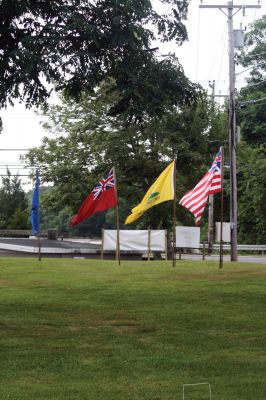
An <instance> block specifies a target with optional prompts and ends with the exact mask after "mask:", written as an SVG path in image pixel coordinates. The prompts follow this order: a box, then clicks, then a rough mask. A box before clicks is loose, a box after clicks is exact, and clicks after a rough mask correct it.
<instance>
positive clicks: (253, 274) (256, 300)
mask: <svg viewBox="0 0 266 400" xmlns="http://www.w3.org/2000/svg"><path fill="white" fill-rule="evenodd" d="M265 288H266V266H263V265H258V264H256V265H252V264H238V263H233V264H231V263H225V264H224V268H223V269H222V270H219V268H218V263H217V262H207V261H206V262H200V261H196V262H191V261H178V262H177V265H176V267H175V268H173V267H172V265H171V262H163V261H161V262H157V261H154V262H131V261H125V262H122V264H121V266H118V265H117V264H116V262H114V261H98V260H97V261H95V260H71V259H43V260H42V261H41V262H39V261H38V260H34V259H26V258H0V328H1V331H0V341H1V344H0V360H1V369H0V399H1V400H5V399H10V400H33V399H34V400H44V399H51V400H65V399H69V400H70V399H71V400H76V399H77V400H78V399H82V400H83V399H84V400H85V399H88V400H103V399H104V400H122V399H123V400H127V399H132V400H148V399H149V400H179V399H182V385H183V384H188V383H197V382H209V383H210V384H211V388H212V398H213V400H231V399H232V400H240V399H241V400H251V399H254V398H255V399H256V400H265V398H266V350H265V347H266V346H265V345H266V318H265V314H266V311H265V310H266V296H265ZM185 399H186V400H196V399H197V400H204V399H208V393H207V388H206V387H205V386H199V387H196V386H195V387H191V388H188V390H187V391H186V397H185Z"/></svg>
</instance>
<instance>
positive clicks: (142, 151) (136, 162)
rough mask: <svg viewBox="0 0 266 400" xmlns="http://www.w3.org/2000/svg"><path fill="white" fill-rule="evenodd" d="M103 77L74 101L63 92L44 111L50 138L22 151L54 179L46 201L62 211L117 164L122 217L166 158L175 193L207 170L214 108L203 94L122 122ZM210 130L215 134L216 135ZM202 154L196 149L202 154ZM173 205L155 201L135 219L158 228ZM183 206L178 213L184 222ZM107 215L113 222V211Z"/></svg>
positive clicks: (50, 180)
mask: <svg viewBox="0 0 266 400" xmlns="http://www.w3.org/2000/svg"><path fill="white" fill-rule="evenodd" d="M110 84H111V85H112V82H111V83H110V82H105V83H104V84H103V85H102V86H101V87H100V88H99V90H98V91H97V93H96V96H94V97H92V96H90V95H88V93H85V92H84V93H83V95H82V96H83V97H82V101H80V103H79V104H76V103H75V101H73V100H71V99H65V98H63V99H62V104H61V105H56V106H54V107H51V108H50V109H49V110H48V111H46V114H45V115H46V117H47V118H48V120H47V121H46V123H45V125H44V126H45V128H46V129H47V130H48V132H49V133H50V135H51V134H52V137H49V138H48V137H46V138H44V139H43V143H42V146H41V147H40V148H36V149H32V150H31V151H30V152H29V153H28V154H27V156H26V160H27V161H28V162H29V164H30V165H36V164H38V165H40V168H41V173H42V181H43V182H47V183H52V184H53V185H54V187H53V190H51V191H50V192H49V196H48V197H47V198H46V205H47V207H49V208H51V209H54V210H60V209H62V207H64V206H66V205H68V206H70V207H72V209H73V212H75V211H76V210H77V209H78V208H79V206H80V204H81V201H82V200H83V199H84V198H85V196H87V194H88V192H89V191H90V190H91V189H92V187H93V186H94V185H95V183H96V182H97V181H98V180H99V179H100V178H101V177H102V176H103V173H104V171H106V170H107V169H108V168H110V166H112V165H115V166H116V168H117V176H118V186H119V196H120V213H121V217H122V220H123V221H124V218H125V217H126V215H127V214H128V213H129V211H130V208H132V207H133V206H134V205H136V204H137V202H139V201H140V200H141V198H142V196H143V195H144V193H145V191H146V190H147V188H148V187H149V186H150V185H151V184H152V183H153V181H154V180H155V179H156V178H157V177H158V175H159V174H160V173H161V171H162V170H163V169H164V168H165V166H166V164H167V163H168V162H169V161H170V160H172V159H173V157H175V156H177V171H178V188H177V190H178V194H180V198H181V194H183V193H184V192H185V190H188V189H189V188H190V187H191V185H194V184H195V183H196V180H197V179H198V178H199V177H201V175H202V174H203V173H205V172H206V166H208V165H209V162H210V159H209V152H208V141H209V140H210V139H211V138H212V137H213V135H214V132H213V131H212V129H210V126H211V124H212V123H214V121H215V120H216V119H217V115H219V112H218V110H214V109H213V107H212V106H211V104H210V102H209V101H208V100H207V98H206V96H205V95H204V94H202V96H201V97H200V98H199V100H198V103H197V105H195V106H194V108H191V107H188V106H186V105H184V106H183V107H180V108H176V109H175V110H172V109H171V110H166V112H165V115H164V116H163V117H154V118H147V119H146V120H145V121H142V123H141V124H134V123H128V124H127V125H125V123H124V119H123V116H120V117H113V116H110V115H109V114H108V109H109V108H110V106H111V105H112V104H113V103H114V102H116V100H117V99H116V96H119V93H114V92H113V91H110V90H109V86H110ZM219 134H220V135H221V133H219V132H217V131H216V132H215V138H216V139H217V138H218V137H219ZM203 154H204V155H205V156H202V155H203ZM169 207H171V206H170V205H166V204H164V205H163V206H158V207H155V208H154V209H151V210H150V212H148V213H146V215H145V216H144V217H143V218H141V219H140V220H139V221H138V223H137V225H136V226H138V227H141V226H143V225H144V224H145V225H146V226H150V227H151V228H152V227H161V226H164V227H166V226H169V225H170V223H171V215H172V212H171V208H169ZM185 215H186V214H185V212H184V210H181V208H180V210H179V214H178V216H179V217H180V219H182V220H183V221H184V220H185V218H187V220H191V219H189V217H186V216H185ZM108 218H109V219H108V221H109V222H111V223H112V222H114V221H115V218H114V215H113V213H112V211H110V212H108Z"/></svg>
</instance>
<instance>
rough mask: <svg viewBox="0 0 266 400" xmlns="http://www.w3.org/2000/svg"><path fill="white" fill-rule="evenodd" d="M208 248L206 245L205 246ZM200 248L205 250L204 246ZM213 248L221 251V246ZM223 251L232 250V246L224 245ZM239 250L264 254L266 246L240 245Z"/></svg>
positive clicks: (201, 245) (215, 245) (213, 246)
mask: <svg viewBox="0 0 266 400" xmlns="http://www.w3.org/2000/svg"><path fill="white" fill-rule="evenodd" d="M205 246H206V244H205ZM200 248H203V244H202V243H201V244H200ZM212 248H213V249H214V250H219V249H220V244H216V243H215V244H213V245H212ZM223 249H224V250H230V249H231V245H230V244H225V243H223ZM237 250H238V251H261V252H262V254H264V252H265V251H266V245H265V244H238V245H237Z"/></svg>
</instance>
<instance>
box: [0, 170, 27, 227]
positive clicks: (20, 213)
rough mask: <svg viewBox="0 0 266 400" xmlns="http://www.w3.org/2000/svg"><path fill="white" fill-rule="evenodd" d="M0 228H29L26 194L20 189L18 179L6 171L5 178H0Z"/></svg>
mask: <svg viewBox="0 0 266 400" xmlns="http://www.w3.org/2000/svg"><path fill="white" fill-rule="evenodd" d="M0 228H1V229H28V228H29V210H28V202H27V198H26V194H25V192H24V191H23V189H22V187H21V180H20V179H19V177H18V176H13V177H12V176H11V172H10V171H9V170H8V169H7V176H6V177H2V187H1V188H0Z"/></svg>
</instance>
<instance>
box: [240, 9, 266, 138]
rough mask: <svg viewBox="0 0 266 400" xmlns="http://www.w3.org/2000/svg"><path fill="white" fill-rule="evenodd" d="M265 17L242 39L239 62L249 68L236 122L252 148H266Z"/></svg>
mask: <svg viewBox="0 0 266 400" xmlns="http://www.w3.org/2000/svg"><path fill="white" fill-rule="evenodd" d="M265 55H266V15H264V16H263V17H262V18H261V19H258V20H257V21H255V22H254V23H253V24H252V25H251V27H250V30H249V31H248V32H247V34H246V37H245V46H244V49H243V51H242V54H241V56H240V58H239V62H240V63H241V64H242V65H243V66H244V67H247V68H249V69H250V74H249V77H248V79H247V85H246V86H245V87H244V88H242V89H241V91H240V94H239V96H238V104H237V105H238V113H237V115H238V123H239V124H240V127H241V132H242V135H243V138H244V139H245V140H246V141H247V143H249V144H251V145H260V144H263V145H264V146H266V113H265V103H266V62H265Z"/></svg>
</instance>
